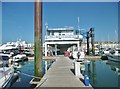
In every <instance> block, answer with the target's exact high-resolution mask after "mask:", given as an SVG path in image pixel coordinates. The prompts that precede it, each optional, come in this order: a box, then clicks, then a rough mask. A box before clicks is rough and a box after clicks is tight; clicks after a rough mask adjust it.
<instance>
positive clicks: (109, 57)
mask: <svg viewBox="0 0 120 89" xmlns="http://www.w3.org/2000/svg"><path fill="white" fill-rule="evenodd" d="M107 57H108V60H111V61H116V62H120V56H117V55H107Z"/></svg>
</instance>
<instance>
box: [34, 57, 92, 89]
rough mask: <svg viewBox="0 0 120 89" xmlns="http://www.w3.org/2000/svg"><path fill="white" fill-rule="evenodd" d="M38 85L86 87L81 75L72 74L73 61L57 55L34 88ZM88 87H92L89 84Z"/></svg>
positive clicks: (38, 86)
mask: <svg viewBox="0 0 120 89" xmlns="http://www.w3.org/2000/svg"><path fill="white" fill-rule="evenodd" d="M40 87H86V86H85V84H84V83H83V76H75V75H74V65H73V61H72V60H70V59H69V58H67V57H57V60H56V62H54V63H53V64H52V66H51V67H50V69H49V70H48V71H47V73H46V74H45V75H44V76H43V78H42V79H41V81H40V83H39V84H38V85H37V87H36V88H40ZM89 88H92V87H91V85H90V87H89Z"/></svg>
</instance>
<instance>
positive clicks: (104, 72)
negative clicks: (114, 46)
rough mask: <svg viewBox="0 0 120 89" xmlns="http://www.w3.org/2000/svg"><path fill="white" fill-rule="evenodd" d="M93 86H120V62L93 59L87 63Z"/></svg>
mask: <svg viewBox="0 0 120 89" xmlns="http://www.w3.org/2000/svg"><path fill="white" fill-rule="evenodd" d="M86 68H87V73H88V76H89V80H90V83H91V84H92V86H93V87H118V86H119V87H120V64H119V63H116V62H112V61H103V60H92V61H91V62H90V65H88V64H86Z"/></svg>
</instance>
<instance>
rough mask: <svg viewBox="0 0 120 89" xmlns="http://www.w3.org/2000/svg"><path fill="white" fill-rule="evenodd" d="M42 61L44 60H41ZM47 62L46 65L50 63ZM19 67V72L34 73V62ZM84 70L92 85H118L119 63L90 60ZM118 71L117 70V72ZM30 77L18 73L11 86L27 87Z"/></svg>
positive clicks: (119, 80) (119, 79)
mask: <svg viewBox="0 0 120 89" xmlns="http://www.w3.org/2000/svg"><path fill="white" fill-rule="evenodd" d="M43 63H44V62H43ZM52 63H53V61H52V62H48V65H49V66H50V64H52ZM21 65H22V67H21V68H20V69H19V70H20V71H21V73H25V74H29V75H34V62H24V63H21ZM85 66H86V72H87V73H88V76H89V79H90V83H91V84H92V86H93V87H118V86H119V87H120V70H118V69H120V64H119V63H115V62H111V61H102V60H95V61H94V60H92V61H91V62H90V64H89V65H88V64H86V65H85ZM117 71H118V72H117ZM31 79H32V77H30V76H26V75H23V74H20V75H19V78H18V79H17V80H16V82H14V83H13V85H12V86H11V87H29V88H31V85H30V84H29V82H30V80H31Z"/></svg>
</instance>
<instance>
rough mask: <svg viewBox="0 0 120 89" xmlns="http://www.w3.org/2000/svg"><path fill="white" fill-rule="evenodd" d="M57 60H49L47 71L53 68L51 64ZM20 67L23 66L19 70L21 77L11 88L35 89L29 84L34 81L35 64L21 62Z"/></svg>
mask: <svg viewBox="0 0 120 89" xmlns="http://www.w3.org/2000/svg"><path fill="white" fill-rule="evenodd" d="M54 61H55V60H51V61H50V60H49V61H48V60H47V69H49V67H50V66H51V64H52V63H53V62H54ZM42 63H43V68H42V69H43V75H44V73H45V60H43V62H42ZM20 65H21V66H22V67H21V68H19V69H18V70H19V71H20V74H19V76H18V77H17V78H16V79H15V80H14V82H13V84H12V86H11V88H15V87H27V88H33V86H32V85H30V84H29V82H30V81H31V80H32V79H33V75H34V62H33V61H30V62H21V63H20Z"/></svg>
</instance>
